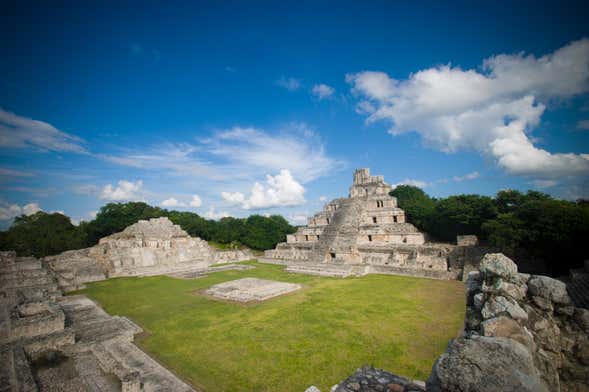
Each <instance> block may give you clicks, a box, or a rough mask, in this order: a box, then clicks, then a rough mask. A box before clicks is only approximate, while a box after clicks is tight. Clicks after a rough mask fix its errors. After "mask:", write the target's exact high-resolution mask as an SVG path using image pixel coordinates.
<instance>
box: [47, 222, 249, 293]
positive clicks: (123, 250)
mask: <svg viewBox="0 0 589 392" xmlns="http://www.w3.org/2000/svg"><path fill="white" fill-rule="evenodd" d="M252 258H253V256H252V254H251V252H250V251H249V250H229V251H220V250H217V249H214V248H212V247H211V246H209V244H208V243H207V242H206V241H204V240H202V239H200V238H197V237H191V236H190V235H188V233H186V232H185V231H184V230H182V229H181V228H180V226H178V225H174V224H173V223H172V222H171V221H170V220H169V219H168V218H166V217H163V218H155V219H150V220H149V221H146V220H141V221H139V222H137V223H135V224H133V225H131V226H129V227H127V228H126V229H125V230H123V231H122V232H120V233H115V234H112V235H110V236H108V237H104V238H102V239H101V240H100V242H99V243H98V245H96V246H93V247H91V248H87V249H81V250H75V251H68V252H64V253H62V254H60V255H57V256H50V257H46V258H45V259H44V261H45V262H47V264H48V266H49V268H50V269H51V270H52V271H53V272H54V273H55V275H56V276H57V279H58V282H59V285H60V287H61V288H62V289H63V290H65V291H71V290H76V289H79V288H81V287H83V284H84V283H85V282H92V281H96V280H102V279H105V278H106V277H116V276H142V275H158V274H167V273H178V272H182V271H190V270H195V269H206V268H207V267H208V266H209V265H211V264H216V263H227V262H230V261H244V260H249V259H252Z"/></svg>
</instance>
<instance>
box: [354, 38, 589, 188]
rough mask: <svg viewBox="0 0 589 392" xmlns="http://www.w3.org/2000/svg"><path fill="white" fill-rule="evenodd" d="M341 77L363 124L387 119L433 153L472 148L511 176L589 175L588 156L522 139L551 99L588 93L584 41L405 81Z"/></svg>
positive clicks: (588, 46) (588, 49) (377, 75)
mask: <svg viewBox="0 0 589 392" xmlns="http://www.w3.org/2000/svg"><path fill="white" fill-rule="evenodd" d="M346 80H347V81H348V82H349V83H350V84H351V85H352V91H353V93H354V94H355V95H357V96H359V97H361V99H362V101H361V102H360V107H359V108H358V109H357V110H358V111H360V112H362V113H365V114H366V115H367V116H368V117H367V121H368V122H374V121H379V120H386V121H389V122H390V123H391V124H392V127H391V129H390V131H389V132H390V133H391V134H393V135H398V134H401V133H407V132H418V133H419V134H420V135H421V137H422V138H423V140H424V141H425V143H426V144H428V145H430V146H432V147H434V148H437V149H439V150H441V151H445V152H455V151H459V150H474V151H478V152H479V153H481V154H483V155H484V156H486V157H489V158H491V159H493V160H494V161H495V162H496V163H497V165H498V166H499V167H501V168H502V169H504V170H505V171H507V172H508V173H510V174H514V175H521V176H528V177H532V178H537V179H554V178H560V177H566V176H570V177H573V176H580V175H586V174H587V173H589V155H587V154H574V153H551V152H548V151H546V150H544V149H541V148H538V147H536V146H535V145H534V144H533V139H532V138H530V136H529V133H530V132H531V131H532V129H533V128H534V127H536V126H537V125H538V124H539V123H540V118H541V116H542V114H543V113H544V111H545V108H546V105H548V104H550V101H551V100H552V99H565V98H569V97H572V96H574V95H577V94H581V93H585V92H587V91H589V39H583V40H579V41H575V42H572V43H570V44H568V45H566V46H564V47H562V48H560V49H558V50H556V51H555V52H554V53H550V54H547V55H545V56H542V57H539V58H536V57H534V56H533V55H527V56H526V55H524V54H523V53H519V54H516V55H498V56H495V57H491V58H489V59H486V60H484V62H483V64H482V70H481V71H478V70H462V69H461V68H459V67H451V66H449V65H442V66H438V67H434V68H429V69H425V70H422V71H419V72H416V73H413V74H411V75H410V76H409V78H408V79H406V80H395V79H393V78H391V77H389V76H388V75H387V74H386V73H384V72H374V71H364V72H359V73H355V74H349V75H347V76H346ZM365 102H368V103H365Z"/></svg>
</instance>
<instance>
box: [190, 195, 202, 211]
mask: <svg viewBox="0 0 589 392" xmlns="http://www.w3.org/2000/svg"><path fill="white" fill-rule="evenodd" d="M189 205H190V207H194V208H198V207H200V206H202V200H201V198H200V196H199V195H192V200H190V203H189Z"/></svg>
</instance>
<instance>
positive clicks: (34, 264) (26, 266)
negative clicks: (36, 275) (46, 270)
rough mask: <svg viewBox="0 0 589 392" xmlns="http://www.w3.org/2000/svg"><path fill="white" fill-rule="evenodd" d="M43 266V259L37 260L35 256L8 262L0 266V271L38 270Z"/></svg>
mask: <svg viewBox="0 0 589 392" xmlns="http://www.w3.org/2000/svg"><path fill="white" fill-rule="evenodd" d="M42 268H43V264H42V263H41V260H37V259H34V258H26V259H17V261H16V262H15V263H14V264H8V265H5V266H2V267H0V273H5V272H15V271H24V270H36V269H42Z"/></svg>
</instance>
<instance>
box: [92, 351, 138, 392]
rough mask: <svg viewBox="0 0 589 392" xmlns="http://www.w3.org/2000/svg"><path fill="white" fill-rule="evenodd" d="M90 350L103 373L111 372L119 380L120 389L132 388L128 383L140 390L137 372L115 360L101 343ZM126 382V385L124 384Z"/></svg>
mask: <svg viewBox="0 0 589 392" xmlns="http://www.w3.org/2000/svg"><path fill="white" fill-rule="evenodd" d="M91 352H92V354H93V355H94V357H95V358H96V359H97V362H98V364H99V365H100V368H101V369H102V370H103V371H104V372H105V373H113V374H114V375H115V376H117V378H118V379H119V380H120V381H121V384H123V385H122V388H121V390H122V391H127V390H134V389H131V388H129V386H130V385H129V384H131V385H137V389H136V390H137V391H139V390H140V385H141V381H140V377H139V372H137V371H133V370H132V369H131V368H129V367H128V366H126V365H125V364H124V363H122V362H121V361H119V360H117V358H115V357H114V356H113V355H112V354H111V353H110V352H109V350H108V349H107V348H106V347H105V346H104V345H103V344H95V345H93V346H92V347H91ZM124 384H127V385H124Z"/></svg>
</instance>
